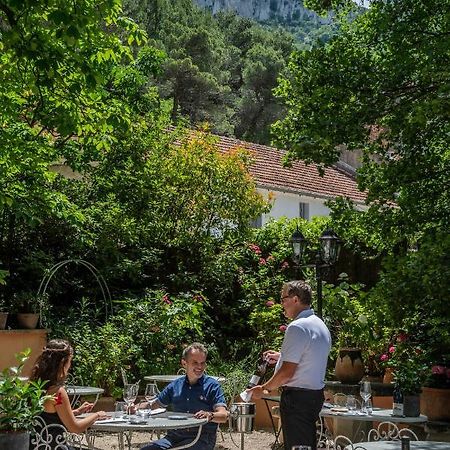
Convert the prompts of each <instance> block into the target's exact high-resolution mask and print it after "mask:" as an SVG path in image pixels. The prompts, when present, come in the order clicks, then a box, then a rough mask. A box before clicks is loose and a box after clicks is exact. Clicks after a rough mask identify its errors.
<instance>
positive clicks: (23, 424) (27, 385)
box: [0, 349, 50, 450]
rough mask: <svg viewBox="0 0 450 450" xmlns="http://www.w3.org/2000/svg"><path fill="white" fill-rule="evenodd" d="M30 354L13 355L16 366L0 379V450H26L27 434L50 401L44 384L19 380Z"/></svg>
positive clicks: (7, 369) (6, 371)
mask: <svg viewBox="0 0 450 450" xmlns="http://www.w3.org/2000/svg"><path fill="white" fill-rule="evenodd" d="M29 355H30V350H29V349H28V350H25V351H24V352H21V353H20V354H18V355H16V358H17V361H18V363H19V365H18V366H17V367H10V368H6V369H4V370H3V371H2V373H1V375H0V450H28V448H29V440H30V436H29V434H30V431H31V430H32V429H33V424H34V420H35V418H36V416H37V415H38V414H39V413H40V412H41V411H42V410H43V405H44V402H45V401H46V400H47V399H48V398H50V396H48V395H44V394H45V389H44V387H43V384H44V382H29V381H26V380H24V379H23V377H21V372H22V368H23V365H24V363H25V361H26V360H27V359H28V357H29Z"/></svg>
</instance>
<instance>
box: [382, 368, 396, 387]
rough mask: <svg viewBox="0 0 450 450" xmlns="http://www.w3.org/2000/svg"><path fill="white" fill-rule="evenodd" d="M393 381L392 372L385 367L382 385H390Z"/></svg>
mask: <svg viewBox="0 0 450 450" xmlns="http://www.w3.org/2000/svg"><path fill="white" fill-rule="evenodd" d="M393 381H394V372H393V371H392V369H391V368H390V367H387V368H386V370H385V371H384V375H383V383H384V384H389V383H392V382H393Z"/></svg>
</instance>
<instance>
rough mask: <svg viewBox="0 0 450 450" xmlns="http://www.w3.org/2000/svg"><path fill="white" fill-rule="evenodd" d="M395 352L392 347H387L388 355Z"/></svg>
mask: <svg viewBox="0 0 450 450" xmlns="http://www.w3.org/2000/svg"><path fill="white" fill-rule="evenodd" d="M394 352H395V347H394V346H393V345H392V346H391V347H389V353H394Z"/></svg>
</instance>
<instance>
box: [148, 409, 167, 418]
mask: <svg viewBox="0 0 450 450" xmlns="http://www.w3.org/2000/svg"><path fill="white" fill-rule="evenodd" d="M163 412H166V408H156V409H152V410H151V411H150V415H151V416H154V415H155V414H161V413H163Z"/></svg>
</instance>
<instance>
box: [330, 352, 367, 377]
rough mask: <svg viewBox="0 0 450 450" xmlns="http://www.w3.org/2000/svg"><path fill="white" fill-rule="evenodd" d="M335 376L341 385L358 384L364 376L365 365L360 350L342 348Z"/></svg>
mask: <svg viewBox="0 0 450 450" xmlns="http://www.w3.org/2000/svg"><path fill="white" fill-rule="evenodd" d="M334 374H335V376H336V378H337V379H338V380H339V381H340V382H341V383H350V384H352V383H358V382H359V381H361V378H362V377H363V376H364V364H363V360H362V356H361V350H360V349H359V348H341V349H340V350H339V355H338V357H337V359H336V365H335V367H334Z"/></svg>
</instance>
